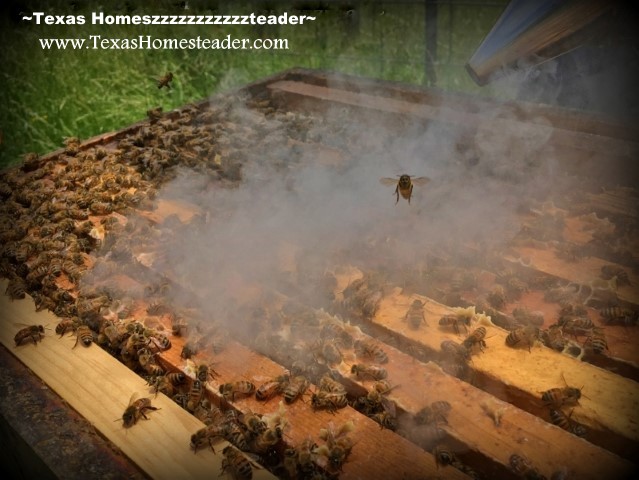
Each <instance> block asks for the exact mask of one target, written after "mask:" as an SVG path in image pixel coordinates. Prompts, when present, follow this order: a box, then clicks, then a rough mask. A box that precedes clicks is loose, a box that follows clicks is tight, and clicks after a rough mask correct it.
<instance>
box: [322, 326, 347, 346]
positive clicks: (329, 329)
mask: <svg viewBox="0 0 639 480" xmlns="http://www.w3.org/2000/svg"><path fill="white" fill-rule="evenodd" d="M320 338H321V339H322V340H324V341H326V340H332V341H335V342H336V343H338V344H339V345H341V346H342V347H344V348H350V347H352V346H353V336H352V335H351V334H350V333H348V331H347V330H346V329H345V328H344V327H343V326H342V325H340V324H338V323H327V324H325V325H324V326H323V327H322V329H321V330H320Z"/></svg>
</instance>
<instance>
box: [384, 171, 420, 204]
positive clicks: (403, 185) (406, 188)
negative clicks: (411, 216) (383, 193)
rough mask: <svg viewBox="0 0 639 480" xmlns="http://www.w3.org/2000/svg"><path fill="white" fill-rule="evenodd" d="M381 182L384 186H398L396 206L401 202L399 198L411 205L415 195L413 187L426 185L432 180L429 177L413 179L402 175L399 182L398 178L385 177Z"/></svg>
mask: <svg viewBox="0 0 639 480" xmlns="http://www.w3.org/2000/svg"><path fill="white" fill-rule="evenodd" d="M380 182H381V183H382V184H383V185H396V187H395V195H396V196H397V200H396V201H395V205H397V202H399V196H400V195H401V196H402V198H405V199H406V200H408V203H409V204H410V197H411V196H412V195H413V186H414V185H426V184H427V183H428V182H430V178H428V177H412V178H411V176H410V175H406V174H403V175H400V176H399V180H397V179H396V178H388V177H384V178H381V179H380Z"/></svg>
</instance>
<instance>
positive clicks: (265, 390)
mask: <svg viewBox="0 0 639 480" xmlns="http://www.w3.org/2000/svg"><path fill="white" fill-rule="evenodd" d="M289 380H290V377H289V376H288V375H280V376H278V377H275V378H273V379H271V380H269V381H268V382H265V383H263V384H261V385H260V386H259V387H257V389H256V390H255V398H257V399H258V400H261V401H266V400H270V399H271V398H273V397H274V396H275V395H277V394H279V393H282V392H283V391H284V389H285V388H286V386H287V385H288V382H289Z"/></svg>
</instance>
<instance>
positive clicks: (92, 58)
mask: <svg viewBox="0 0 639 480" xmlns="http://www.w3.org/2000/svg"><path fill="white" fill-rule="evenodd" d="M506 3H507V1H506V0H503V1H499V0H498V1H492V2H486V1H484V2H481V1H475V2H472V1H467V2H448V3H447V2H440V4H439V5H438V8H437V24H438V25H437V28H438V32H437V33H438V37H437V38H438V45H437V48H438V57H437V62H436V64H435V70H436V86H437V87H439V88H442V89H446V90H455V91H465V92H470V93H478V94H482V95H484V94H487V95H491V94H494V92H493V91H491V89H490V88H489V87H484V88H481V89H480V88H479V87H477V86H476V85H475V84H474V83H473V81H472V80H471V79H470V77H469V76H468V74H467V73H466V72H465V70H464V66H463V65H464V63H465V62H466V60H467V59H468V58H469V57H470V56H471V55H472V53H473V52H474V50H475V48H477V46H478V45H479V43H480V42H481V40H482V39H483V37H484V36H485V35H486V33H487V32H488V31H489V29H490V28H491V27H492V25H493V23H494V22H495V20H496V19H497V18H498V17H499V15H500V13H501V11H502V9H503V7H504V6H505V4H506ZM99 5H100V4H99V3H97V2H92V1H75V2H69V1H57V2H55V1H54V2H46V3H43V2H42V1H40V2H37V1H35V2H19V3H11V2H9V3H8V4H7V3H5V4H4V6H3V7H2V8H3V9H4V11H3V14H2V17H1V18H0V45H2V47H0V49H1V50H0V51H1V52H2V53H1V55H2V57H1V58H0V60H1V65H2V70H1V73H0V74H1V83H0V87H1V88H0V132H1V134H2V142H1V143H0V167H4V166H7V165H11V164H13V163H16V162H20V161H21V159H22V155H23V154H24V153H26V152H32V151H34V152H37V153H40V154H44V153H47V152H49V151H52V150H54V149H56V148H58V147H59V146H60V145H61V144H62V141H63V139H64V138H65V137H67V136H77V137H80V138H81V139H84V138H88V137H90V136H93V135H97V134H100V133H103V132H107V131H112V130H118V129H120V128H123V127H125V126H127V125H129V124H131V123H133V122H135V121H138V120H140V119H143V118H144V117H145V116H146V113H145V112H146V110H147V109H149V108H153V107H156V106H162V107H163V108H164V110H165V111H168V110H171V109H173V108H176V107H179V106H181V105H184V104H187V103H189V102H194V101H198V100H201V99H203V98H206V97H207V96H210V95H212V94H214V93H216V92H219V91H224V90H227V89H230V88H233V87H236V86H240V85H242V84H246V83H248V82H250V81H253V80H257V79H260V78H263V77H265V76H268V75H271V74H273V73H276V72H279V71H281V70H284V69H287V68H292V67H296V66H299V67H307V68H318V69H326V70H336V71H341V72H345V73H350V74H355V75H360V76H366V77H374V78H383V79H387V80H395V81H401V82H406V83H412V84H418V85H429V84H432V79H430V78H427V77H426V75H425V73H424V72H425V68H424V58H425V34H426V32H425V6H424V2H421V1H419V0H416V1H415V2H403V3H399V4H398V3H395V2H337V1H333V2H291V1H289V2H273V1H271V2H259V1H254V2H215V1H196V0H192V1H189V2H188V11H187V12H185V11H184V4H183V3H181V2H177V1H173V0H166V1H163V2H162V1H161V2H158V1H155V2H150V1H147V2H145V1H142V0H140V1H136V0H128V1H123V2H119V3H116V2H111V3H109V4H108V5H109V6H108V7H104V12H105V14H111V15H117V14H130V15H134V14H144V13H147V14H162V13H192V14H197V13H203V14H206V13H208V14H211V13H218V14H224V13H229V14H244V13H250V12H255V13H256V14H259V13H264V14H269V13H271V14H280V13H282V12H284V11H288V12H289V13H291V14H294V13H297V14H312V15H316V16H317V17H318V19H317V20H316V21H315V22H312V23H310V24H308V25H296V26H265V27H262V28H260V27H257V26H247V25H224V26H222V25H220V26H206V25H190V26H160V25H152V26H114V25H112V26H94V25H90V24H89V23H90V16H91V12H92V11H99V10H100V9H101V8H102V7H100V6H99ZM32 11H45V12H48V13H51V14H65V15H69V14H74V15H84V16H85V18H86V19H87V24H85V25H78V26H68V25H34V24H32V23H27V22H22V21H20V20H19V18H20V16H19V13H20V12H25V13H30V12H32ZM91 34H101V35H103V36H104V37H117V38H126V37H135V36H137V35H147V34H148V35H152V36H154V37H167V38H194V37H196V36H198V35H200V36H202V37H203V38H224V37H225V36H226V35H227V34H231V35H232V36H234V37H237V38H258V37H262V38H287V39H288V41H289V50H286V51H283V50H280V51H275V50H271V51H264V50H262V51H233V50H199V51H198V50H132V51H126V50H120V51H117V50H84V49H83V50H76V51H73V50H42V49H41V48H40V44H39V41H38V38H54V37H59V38H72V37H75V38H83V37H84V38H88V36H89V35H91ZM169 70H170V71H172V72H173V73H174V76H175V80H174V82H173V89H172V90H170V91H167V90H166V89H162V90H158V89H157V88H156V85H155V82H156V79H157V78H159V77H160V76H162V75H163V74H164V73H165V72H166V71H169Z"/></svg>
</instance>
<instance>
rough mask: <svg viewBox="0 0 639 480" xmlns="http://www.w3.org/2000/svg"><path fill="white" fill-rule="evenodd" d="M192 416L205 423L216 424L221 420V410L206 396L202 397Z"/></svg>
mask: <svg viewBox="0 0 639 480" xmlns="http://www.w3.org/2000/svg"><path fill="white" fill-rule="evenodd" d="M193 416H195V418H197V419H198V420H200V421H201V422H202V423H204V424H205V425H214V424H216V425H217V424H219V423H220V422H221V420H222V411H221V410H220V409H219V408H218V407H217V406H215V405H213V404H212V403H211V402H210V401H209V400H208V399H207V398H204V399H202V401H201V402H200V404H199V405H198V406H197V407H196V409H195V410H194V411H193Z"/></svg>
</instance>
